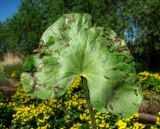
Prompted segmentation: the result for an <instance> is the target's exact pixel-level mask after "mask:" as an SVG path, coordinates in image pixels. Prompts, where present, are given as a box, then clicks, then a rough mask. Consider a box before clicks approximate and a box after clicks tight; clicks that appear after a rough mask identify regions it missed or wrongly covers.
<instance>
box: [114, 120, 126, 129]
mask: <svg viewBox="0 0 160 129" xmlns="http://www.w3.org/2000/svg"><path fill="white" fill-rule="evenodd" d="M116 125H117V126H118V128H119V129H125V128H126V126H127V123H125V122H123V121H122V120H118V122H117V123H116Z"/></svg>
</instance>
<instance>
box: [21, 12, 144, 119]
mask: <svg viewBox="0 0 160 129" xmlns="http://www.w3.org/2000/svg"><path fill="white" fill-rule="evenodd" d="M51 37H52V40H53V42H52V44H51V42H50V41H51V40H50V39H51ZM117 39H118V38H117V36H116V34H115V33H114V32H113V31H112V30H109V29H105V28H103V27H95V26H93V25H92V23H91V16H90V15H89V14H78V13H72V14H65V15H63V16H62V17H60V18H59V19H58V20H57V21H56V22H55V23H54V24H53V25H51V26H50V27H49V28H48V29H47V30H46V31H45V32H44V33H43V35H42V37H41V41H40V46H41V48H39V52H38V53H37V54H35V55H33V56H31V57H32V59H30V60H29V59H28V58H27V61H26V62H27V63H26V64H27V66H33V69H32V70H31V71H30V72H24V73H22V76H21V81H22V84H23V86H24V89H25V90H26V92H28V93H29V94H30V95H33V96H36V97H38V98H41V99H48V98H59V97H61V96H62V95H64V94H65V93H66V91H67V89H68V88H69V86H70V85H71V83H72V82H73V81H74V80H75V78H76V77H77V76H83V77H85V78H86V79H87V83H88V88H89V92H90V98H91V103H92V105H93V106H94V107H96V108H97V109H98V110H99V111H102V112H106V111H110V112H113V113H115V114H121V115H124V116H128V115H132V114H133V113H134V112H136V111H137V110H138V107H139V105H140V103H141V100H142V96H141V90H140V87H139V85H138V84H136V80H135V77H136V73H135V68H134V62H133V57H132V56H131V55H130V52H129V50H128V48H127V46H126V44H125V42H124V41H123V40H121V39H118V40H117ZM48 42H49V45H48ZM136 85H137V87H136ZM135 88H136V90H137V94H135V93H134V89H135Z"/></svg>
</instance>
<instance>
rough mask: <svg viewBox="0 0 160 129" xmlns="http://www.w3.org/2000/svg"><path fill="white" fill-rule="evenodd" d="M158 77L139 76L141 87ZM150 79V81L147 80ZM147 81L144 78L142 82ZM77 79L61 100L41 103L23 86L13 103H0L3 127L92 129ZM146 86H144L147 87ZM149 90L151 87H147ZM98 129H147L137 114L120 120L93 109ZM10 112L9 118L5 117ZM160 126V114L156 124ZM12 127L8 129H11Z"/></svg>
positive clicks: (145, 74)
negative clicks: (25, 90)
mask: <svg viewBox="0 0 160 129" xmlns="http://www.w3.org/2000/svg"><path fill="white" fill-rule="evenodd" d="M157 75H158V74H150V73H149V74H148V72H143V73H139V75H138V77H139V79H140V81H141V83H142V86H143V85H145V84H146V81H147V79H149V78H154V79H159V78H158V77H159V75H158V77H157ZM146 77H147V78H146ZM143 78H145V79H143ZM80 81H81V78H80V77H79V76H78V77H77V78H76V80H75V81H74V82H73V83H72V84H71V86H70V88H69V89H68V91H67V93H66V94H65V95H64V96H63V97H61V98H59V99H49V100H40V99H36V98H34V97H32V96H29V95H28V94H26V93H25V92H24V90H23V88H22V87H21V86H20V87H19V88H18V90H17V92H16V94H15V95H13V96H12V100H11V102H9V103H8V102H7V103H6V102H4V101H1V102H0V110H1V112H0V122H1V121H2V120H3V121H2V123H3V124H0V128H2V129H3V128H7V127H6V126H5V124H6V125H7V124H8V121H9V120H10V127H12V128H30V129H36V128H37V129H52V128H59V129H89V128H91V121H90V114H89V110H88V109H87V104H86V99H85V96H84V93H83V92H84V91H83V87H82V86H81V85H80ZM144 87H145V86H144ZM147 88H148V87H147ZM144 89H145V88H144ZM94 112H95V119H96V124H97V126H98V129H106V128H109V129H116V128H118V129H144V128H146V126H145V125H144V124H142V123H140V122H138V114H137V113H136V114H134V115H133V116H130V117H128V118H121V117H119V116H115V115H113V114H111V113H109V112H106V113H101V112H99V111H97V110H95V109H94ZM5 113H7V114H6V115H4V114H5ZM159 127H160V113H159V117H158V119H157V123H156V125H153V126H151V127H150V128H152V129H158V128H159ZM8 128H9V127H8Z"/></svg>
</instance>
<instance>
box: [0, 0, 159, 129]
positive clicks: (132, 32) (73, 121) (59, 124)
mask: <svg viewBox="0 0 160 129" xmlns="http://www.w3.org/2000/svg"><path fill="white" fill-rule="evenodd" d="M70 12H78V13H79V12H80V13H90V14H91V15H92V16H93V22H94V24H96V25H97V26H98V25H100V26H105V27H109V28H112V29H113V30H114V31H115V32H116V33H117V35H118V36H119V37H121V38H123V39H125V40H126V41H127V43H128V46H129V48H130V50H131V52H132V54H133V56H134V57H135V61H136V67H137V71H138V72H140V71H144V72H140V73H139V74H138V79H139V81H140V82H141V84H142V86H143V93H144V101H143V103H142V106H141V107H140V111H139V113H149V114H151V115H154V116H155V117H152V118H153V119H152V120H154V121H152V122H153V123H152V122H151V121H150V122H146V123H144V121H143V119H141V120H139V119H138V118H137V114H135V115H134V116H131V117H130V118H126V119H120V118H118V117H116V116H114V115H111V114H110V113H106V114H102V113H100V112H96V119H97V124H98V127H99V128H119V129H123V128H124V129H125V128H134V129H139V128H152V129H158V128H160V96H159V93H160V74H159V72H160V27H159V26H160V13H159V12H160V1H159V0H127V1H126V0H22V1H21V4H20V6H19V10H18V12H17V13H16V14H15V15H14V16H12V17H11V18H8V19H7V20H6V21H5V22H3V23H0V91H1V92H0V128H9V127H12V128H21V127H24V128H41V129H43V128H44V129H45V128H52V127H54V128H61V129H63V128H65V127H66V128H71V129H76V128H82V129H84V128H89V125H90V120H89V118H88V111H87V110H85V108H86V107H85V103H86V102H85V99H84V96H82V94H81V93H82V90H81V87H80V86H79V85H78V82H75V83H74V84H73V85H72V87H71V89H70V91H68V93H67V94H66V95H65V96H64V97H63V98H62V99H61V100H60V101H56V100H55V99H51V100H47V101H42V100H39V99H35V98H33V97H30V96H28V95H27V94H25V93H24V91H23V89H22V88H21V84H20V82H19V75H20V73H21V72H22V62H23V59H24V56H25V55H27V54H30V53H32V51H33V50H34V49H36V48H37V47H38V43H39V39H40V37H41V35H42V33H43V32H44V31H45V30H46V28H47V27H49V26H50V25H51V24H52V23H54V21H55V20H57V19H58V18H59V17H60V16H61V15H62V14H63V13H70ZM7 51H11V52H13V53H14V54H11V53H10V54H7V55H8V56H7V55H6V52H7ZM22 54H23V55H24V56H22ZM17 55H19V56H17ZM145 70H146V71H145ZM147 71H149V72H147ZM17 87H19V88H18V90H17ZM68 105H69V106H68ZM62 107H63V108H62ZM64 107H65V109H66V110H64ZM158 112H159V114H158ZM158 116H159V117H158ZM108 122H109V123H108Z"/></svg>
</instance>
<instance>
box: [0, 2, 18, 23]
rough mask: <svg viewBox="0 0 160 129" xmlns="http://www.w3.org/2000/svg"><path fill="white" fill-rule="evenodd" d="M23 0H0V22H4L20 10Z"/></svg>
mask: <svg viewBox="0 0 160 129" xmlns="http://www.w3.org/2000/svg"><path fill="white" fill-rule="evenodd" d="M20 1H21V0H0V22H4V21H5V20H6V19H7V18H9V17H11V16H12V15H13V14H15V13H16V12H17V11H18V6H19V4H20Z"/></svg>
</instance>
